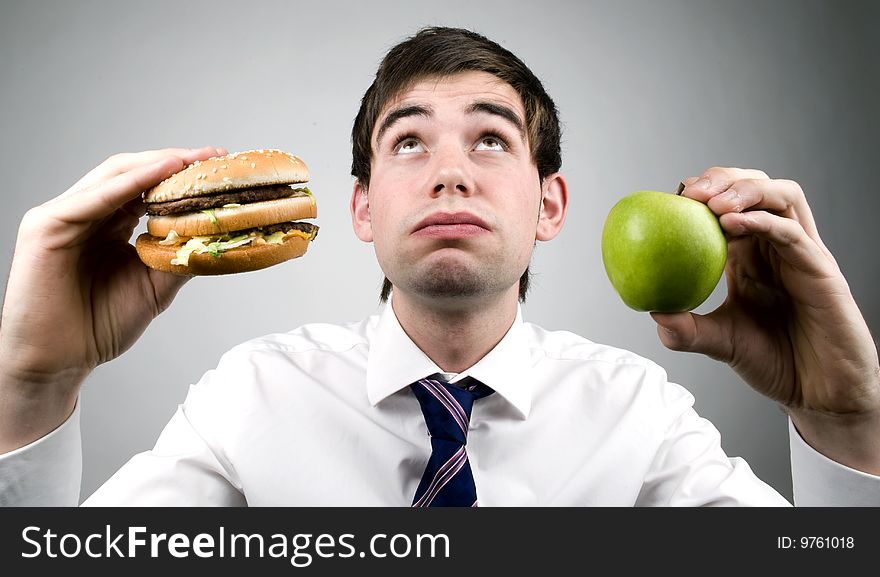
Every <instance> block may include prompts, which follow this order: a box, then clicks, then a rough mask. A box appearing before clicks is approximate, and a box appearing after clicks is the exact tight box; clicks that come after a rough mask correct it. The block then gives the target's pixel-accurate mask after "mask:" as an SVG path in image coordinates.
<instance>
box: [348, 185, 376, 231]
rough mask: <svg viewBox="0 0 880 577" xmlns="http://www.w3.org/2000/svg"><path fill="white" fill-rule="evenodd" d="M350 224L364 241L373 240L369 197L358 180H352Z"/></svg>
mask: <svg viewBox="0 0 880 577" xmlns="http://www.w3.org/2000/svg"><path fill="white" fill-rule="evenodd" d="M351 226H352V227H353V228H354V233H355V234H356V235H357V237H358V238H359V239H361V240H362V241H364V242H373V223H372V221H371V220H370V197H369V195H368V194H367V189H366V188H365V187H363V186H361V182H360V181H359V180H355V181H354V190H352V192H351Z"/></svg>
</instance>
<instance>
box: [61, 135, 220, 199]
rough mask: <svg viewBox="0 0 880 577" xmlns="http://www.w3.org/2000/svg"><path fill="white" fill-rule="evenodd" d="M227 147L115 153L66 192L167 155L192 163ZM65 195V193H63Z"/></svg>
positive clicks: (217, 154)
mask: <svg viewBox="0 0 880 577" xmlns="http://www.w3.org/2000/svg"><path fill="white" fill-rule="evenodd" d="M224 154H226V149H225V148H222V147H216V146H204V147H202V148H164V149H161V150H147V151H144V152H123V153H120V154H114V155H113V156H111V157H110V158H108V159H107V160H105V161H104V162H102V163H101V164H99V165H98V166H96V167H95V168H93V169H92V170H91V171H89V172H88V173H86V175H85V176H83V177H82V178H80V179H79V180H78V181H77V182H76V183H75V184H74V185H73V186H71V187H70V188H69V189H68V191H67V192H65V194H73V193H75V192H77V191H80V190H82V189H84V188H88V187H90V186H94V185H96V184H98V183H100V182H103V181H105V180H109V179H111V178H113V177H114V176H118V175H120V174H122V173H124V172H128V171H129V170H133V169H135V168H138V167H141V166H146V165H148V164H153V163H155V162H158V161H160V160H162V159H163V158H165V157H167V156H176V157H177V158H179V159H180V160H181V162H183V163H184V165H190V164H192V163H194V162H196V161H197V160H207V159H208V158H211V157H212V156H222V155H224ZM62 196H63V195H62Z"/></svg>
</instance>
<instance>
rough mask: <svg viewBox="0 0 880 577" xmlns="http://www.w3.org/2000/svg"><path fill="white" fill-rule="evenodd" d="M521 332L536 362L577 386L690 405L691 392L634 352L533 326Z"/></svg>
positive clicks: (567, 332)
mask: <svg viewBox="0 0 880 577" xmlns="http://www.w3.org/2000/svg"><path fill="white" fill-rule="evenodd" d="M524 329H525V331H526V335H527V340H528V342H529V346H530V348H531V353H532V357H533V359H534V361H535V362H536V363H541V364H543V365H544V366H545V367H546V368H549V370H551V371H558V372H559V373H560V374H566V375H573V376H575V378H576V380H577V381H578V382H579V384H582V386H585V387H588V388H591V389H595V390H596V391H597V392H598V391H601V394H602V395H603V396H608V395H609V394H612V395H619V396H621V397H622V398H629V399H630V400H633V398H635V397H638V398H640V399H642V400H646V401H647V400H652V401H654V402H662V403H664V404H667V403H674V404H676V405H678V404H683V405H686V406H690V405H692V404H693V401H694V399H693V396H692V395H691V393H690V392H689V391H688V390H687V389H685V388H684V387H682V386H681V385H678V384H676V383H673V382H670V381H669V377H668V375H667V373H666V370H665V369H664V368H663V367H661V366H660V365H659V364H657V363H656V362H654V361H652V360H651V359H648V358H646V357H644V356H641V355H639V354H636V353H634V352H633V351H630V350H627V349H624V348H620V347H615V346H611V345H607V344H602V343H597V342H594V341H592V340H590V339H588V338H586V337H583V336H581V335H578V334H576V333H573V332H571V331H566V330H548V329H545V328H543V327H541V326H538V325H536V324H533V323H524Z"/></svg>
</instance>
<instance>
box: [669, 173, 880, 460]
mask: <svg viewBox="0 0 880 577" xmlns="http://www.w3.org/2000/svg"><path fill="white" fill-rule="evenodd" d="M684 184H685V185H686V187H685V188H684V190H683V192H682V194H683V195H684V196H687V197H689V198H693V199H695V200H698V201H700V202H703V203H706V204H707V205H708V207H709V208H710V209H711V210H712V212H714V213H715V214H716V215H718V216H719V222H720V224H721V227H722V228H723V229H724V232H725V233H726V234H727V236H728V238H729V241H728V254H727V265H726V267H725V271H726V276H727V299H726V300H725V302H724V303H723V304H722V305H721V306H720V307H718V308H717V309H716V310H714V311H712V312H711V313H709V314H707V315H696V314H693V313H688V312H685V313H676V314H662V313H652V316H653V318H654V320H655V321H656V322H657V324H658V334H659V336H660V339H661V341H662V342H663V344H664V345H665V346H667V347H669V348H671V349H674V350H679V351H688V352H697V353H702V354H705V355H708V356H710V357H712V358H714V359H717V360H721V361H724V362H726V363H728V364H729V365H730V366H731V367H732V368H733V369H734V370H735V371H736V372H737V373H738V374H739V375H740V376H741V377H742V378H743V379H744V380H745V381H746V382H747V383H748V384H750V385H751V386H752V387H753V388H755V389H756V390H757V391H758V392H760V393H762V394H764V395H766V396H768V397H770V398H771V399H773V400H775V401H777V402H779V403H781V404H782V405H783V406H785V407H786V410H787V412H788V413H789V415H790V416H791V419H792V421H793V422H794V424H795V426H796V427H797V429H798V431H799V432H800V434H801V436H802V437H803V438H804V439H805V440H806V441H807V442H808V443H809V444H810V445H812V446H813V447H814V448H815V449H817V450H818V451H819V452H821V453H823V454H825V455H826V456H828V457H829V458H832V459H834V460H836V461H837V462H839V463H843V464H845V465H848V466H850V467H853V468H856V469H860V470H862V471H866V472H871V473H874V474H880V362H878V355H877V347H876V345H875V344H874V340H873V338H872V336H871V333H870V331H869V329H868V326H867V324H866V323H865V320H864V318H863V317H862V314H861V312H860V311H859V308H858V306H857V305H856V302H855V300H854V299H853V296H852V293H851V292H850V289H849V285H848V284H847V282H846V279H845V278H844V277H843V274H842V273H841V271H840V268H839V267H838V266H837V262H836V261H835V259H834V257H833V256H832V255H831V253H830V251H829V250H828V249H827V248H826V247H825V245H824V243H823V242H822V240H821V239H820V237H819V233H818V230H817V228H816V224H815V221H814V220H813V215H812V212H811V210H810V207H809V205H808V204H807V200H806V197H805V196H804V192H803V190H802V189H801V187H800V185H798V183H796V182H794V181H791V180H783V179H771V178H769V177H768V176H767V175H766V174H765V173H763V172H761V171H758V170H744V169H739V168H711V169H709V170H707V171H706V172H705V173H703V175H701V176H700V177H692V178H689V179H687V180H685V181H684Z"/></svg>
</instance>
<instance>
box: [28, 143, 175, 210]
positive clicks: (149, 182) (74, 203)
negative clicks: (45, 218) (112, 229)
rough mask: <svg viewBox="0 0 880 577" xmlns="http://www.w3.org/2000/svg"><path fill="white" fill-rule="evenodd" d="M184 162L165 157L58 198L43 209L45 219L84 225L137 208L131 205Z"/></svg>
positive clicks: (172, 157)
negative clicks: (46, 215)
mask: <svg viewBox="0 0 880 577" xmlns="http://www.w3.org/2000/svg"><path fill="white" fill-rule="evenodd" d="M183 168H184V162H183V161H182V160H181V159H180V158H178V157H176V156H165V157H163V158H162V159H161V160H158V161H156V162H153V163H152V164H148V165H145V166H138V167H137V168H133V169H131V170H129V171H127V172H123V173H121V174H119V175H117V176H114V177H113V178H111V179H110V180H106V181H103V182H100V183H98V184H95V185H93V186H91V187H88V188H86V189H83V190H80V191H77V192H74V193H72V194H70V195H66V196H65V195H62V196H60V197H58V198H55V199H53V200H51V201H49V202H48V203H46V204H44V205H43V206H44V207H45V209H46V210H47V211H48V214H49V216H51V217H53V218H55V219H57V220H58V221H60V222H64V223H87V222H93V221H98V220H101V219H103V218H106V217H108V216H110V215H111V214H113V213H114V212H115V211H117V210H119V209H120V208H122V207H123V206H125V207H129V208H132V207H134V206H137V205H136V203H134V204H130V203H132V202H133V201H135V200H136V199H137V198H138V197H140V195H141V194H142V193H143V191H144V190H147V189H148V188H151V187H153V186H155V185H157V184H159V183H160V182H162V181H163V180H165V179H166V178H168V177H169V176H171V175H172V174H174V173H176V172H180V171H181V170H183Z"/></svg>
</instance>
